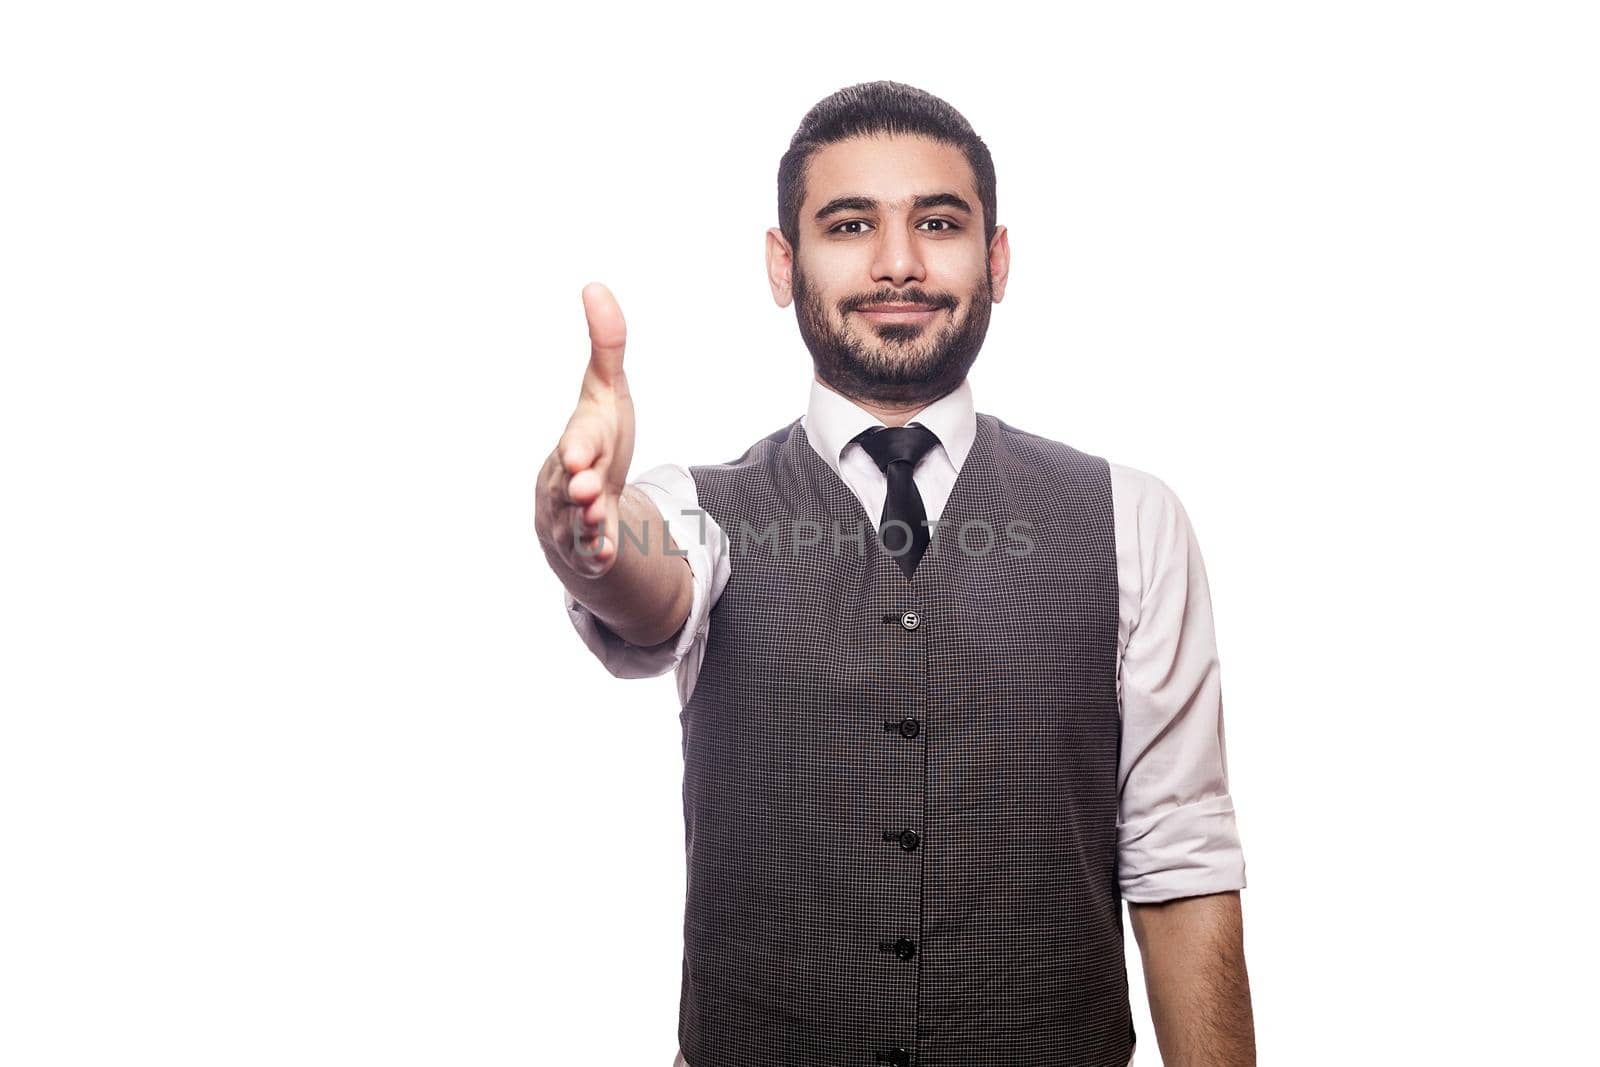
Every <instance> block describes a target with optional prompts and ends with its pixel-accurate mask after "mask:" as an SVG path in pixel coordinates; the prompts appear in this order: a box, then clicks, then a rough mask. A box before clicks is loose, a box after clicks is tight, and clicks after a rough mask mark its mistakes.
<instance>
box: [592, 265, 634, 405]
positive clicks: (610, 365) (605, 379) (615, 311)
mask: <svg viewBox="0 0 1600 1067" xmlns="http://www.w3.org/2000/svg"><path fill="white" fill-rule="evenodd" d="M583 313H584V315H585V316H586V317H587V318H588V320H589V371H590V373H592V374H593V375H594V376H595V378H596V379H598V380H599V381H600V382H601V383H602V384H604V385H607V386H615V385H616V384H617V383H618V382H619V381H620V380H621V378H622V349H623V347H624V346H625V345H626V343H627V340H628V327H627V324H626V323H625V322H624V321H623V318H622V308H621V306H619V305H618V304H617V298H616V297H614V296H612V295H611V290H610V289H607V288H606V287H605V286H604V285H603V284H601V283H600V282H590V283H589V284H588V285H586V286H584V287H583Z"/></svg>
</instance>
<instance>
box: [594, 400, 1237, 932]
mask: <svg viewBox="0 0 1600 1067" xmlns="http://www.w3.org/2000/svg"><path fill="white" fill-rule="evenodd" d="M909 421H911V422H917V423H921V424H922V425H923V426H926V427H927V428H928V429H930V430H932V431H933V432H934V434H936V435H937V436H938V438H939V444H938V445H935V446H934V447H933V448H931V449H929V451H928V453H927V455H925V456H924V457H923V458H922V460H921V461H920V462H919V463H918V464H917V467H916V469H915V470H914V471H913V473H912V478H913V480H914V481H915V482H916V486H917V491H918V492H919V493H920V494H921V495H922V502H923V506H924V507H925V509H926V510H927V515H928V518H929V519H930V520H934V521H936V520H937V519H938V518H939V516H940V514H941V512H942V511H943V509H944V505H945V501H946V500H947V499H948V498H949V496H950V490H951V487H952V486H953V485H954V483H955V480H956V474H957V472H958V471H960V469H961V464H962V463H963V462H964V461H965V460H966V458H967V452H968V451H969V450H970V449H971V447H972V442H973V439H974V437H975V436H976V435H977V418H976V415H975V409H974V406H973V400H972V386H971V383H970V382H967V381H964V382H962V384H961V386H960V387H959V388H957V389H956V390H955V391H954V392H952V393H950V394H949V395H948V396H944V397H941V398H940V399H939V400H936V401H934V402H933V403H932V404H929V405H928V406H927V407H925V408H923V409H922V410H921V411H919V412H918V413H917V414H916V415H915V416H914V417H913V418H912V419H910V420H909ZM801 425H802V426H804V427H805V431H806V437H807V439H808V440H809V441H810V442H811V445H812V446H813V447H814V448H815V449H816V450H817V452H818V453H819V454H820V455H821V456H822V458H823V459H824V460H825V461H826V462H827V463H828V465H829V466H830V467H832V468H833V469H834V470H835V471H837V472H838V474H839V478H840V480H841V481H843V482H844V483H845V485H846V486H848V487H849V488H850V490H851V491H852V492H853V493H855V495H856V496H857V497H858V498H859V499H860V501H861V505H862V507H863V508H865V509H866V513H867V514H868V515H872V516H878V515H882V513H883V502H884V498H885V496H886V495H887V493H888V478H887V477H886V476H885V474H884V472H883V471H882V470H880V469H879V468H878V465H877V463H875V462H874V461H873V459H872V457H871V456H870V455H868V454H867V451H866V449H864V448H862V447H861V445H860V444H859V443H858V442H852V441H851V438H853V437H854V436H855V435H856V434H858V433H860V432H861V431H862V430H864V429H866V428H867V427H868V426H881V425H883V423H882V422H881V421H880V420H879V419H878V418H876V417H875V416H874V415H872V414H871V413H870V412H868V411H866V410H864V409H863V408H861V407H859V406H857V405H856V404H855V403H854V402H853V401H851V400H849V399H848V398H846V397H844V396H841V395H840V394H838V393H836V392H834V391H833V390H832V389H829V388H828V387H827V386H825V385H823V384H821V383H820V382H818V381H816V380H815V379H814V378H813V380H812V383H811V397H810V401H809V403H808V406H807V409H806V412H805V414H804V415H803V416H802V422H801ZM1110 473H1111V497H1112V506H1113V510H1114V513H1115V518H1114V526H1115V531H1116V553H1117V587H1118V608H1119V612H1118V614H1119V623H1118V626H1117V699H1118V705H1119V707H1120V709H1121V714H1122V750H1121V760H1120V763H1119V766H1118V775H1117V787H1118V795H1119V800H1118V817H1117V848H1118V864H1117V869H1118V881H1119V884H1120V887H1121V892H1122V896H1123V899H1125V900H1128V901H1132V902H1134V903H1153V902H1156V901H1162V900H1170V899H1173V898H1175V897H1185V896H1194V895H1197V894H1201V893H1217V892H1223V891H1225V890H1231V889H1242V888H1244V886H1245V867H1244V853H1243V850H1242V849H1241V847H1240V842H1239V835H1238V830H1237V827H1236V825H1235V820H1234V811H1233V801H1232V798H1231V797H1230V796H1229V795H1228V763H1227V755H1226V752H1225V750H1224V742H1223V729H1222V687H1221V676H1220V667H1219V664H1218V662H1217V650H1216V638H1215V634H1214V632H1213V628H1212V616H1211V595H1210V591H1209V588H1208V586H1207V584H1206V573H1205V565H1204V563H1203V562H1202V561H1201V558H1200V548H1199V545H1198V544H1197V543H1196V541H1195V536H1194V531H1193V530H1192V529H1191V528H1190V525H1189V517H1188V515H1187V514H1186V513H1185V511H1184V509H1183V505H1182V504H1181V503H1180V502H1179V500H1178V498H1177V496H1176V494H1174V493H1173V491H1172V490H1171V489H1169V488H1168V487H1167V485H1166V483H1164V482H1162V481H1161V480H1160V479H1159V478H1156V477H1155V476H1154V475H1150V474H1146V473H1144V472H1142V471H1139V470H1135V469H1133V468H1131V467H1124V466H1121V465H1119V464H1116V463H1111V464H1110ZM632 484H634V485H635V486H637V487H638V488H639V489H640V490H641V491H643V492H644V493H645V494H646V495H647V496H648V497H649V498H650V499H651V500H652V501H653V502H654V503H655V505H656V507H657V508H658V509H659V510H660V512H661V514H662V517H663V518H664V519H665V520H666V524H667V530H668V532H669V533H670V534H671V536H672V539H673V541H674V542H675V543H676V546H677V548H678V549H679V550H681V551H684V552H686V553H687V558H688V563H689V567H690V570H691V571H692V573H693V576H694V602H693V606H692V608H691V609H690V611H689V618H688V621H687V622H686V623H685V624H684V627H683V629H682V630H680V631H679V632H678V633H677V634H676V635H674V636H673V637H670V638H668V639H667V640H665V641H662V642H661V643H660V644H657V645H652V646H649V647H641V646H638V645H631V644H628V643H627V642H625V641H623V640H622V639H621V638H619V637H617V636H616V634H614V633H613V632H612V631H611V630H610V629H609V628H608V627H606V626H605V624H604V623H602V622H600V620H599V619H597V618H596V617H595V616H594V615H592V614H591V613H590V612H589V611H588V609H586V608H585V607H584V606H583V605H582V604H580V603H578V602H577V601H576V600H575V599H573V597H572V594H571V593H570V592H566V591H565V590H563V593H564V600H565V603H566V608H567V614H568V617H569V618H570V619H571V620H572V623H573V625H574V626H575V627H576V628H577V630H578V633H579V635H580V636H581V637H582V639H583V641H584V643H585V644H586V645H587V646H588V647H589V649H590V650H591V651H592V652H593V653H594V654H595V655H596V656H597V657H598V658H599V659H600V661H601V663H603V664H604V665H605V667H606V669H607V670H608V671H609V672H610V673H611V674H612V675H614V676H616V677H618V678H644V677H652V676H655V675H660V674H665V673H666V672H667V671H669V670H672V669H674V668H676V670H677V683H678V696H679V699H680V701H682V702H684V703H687V702H688V700H689V697H690V695H691V694H692V693H693V692H694V683H695V678H696V676H697V674H698V672H699V669H700V664H701V662H702V661H703V659H704V657H705V651H706V643H707V640H708V637H709V632H710V622H711V609H712V607H713V605H715V604H716V602H717V597H718V596H719V595H720V594H721V593H722V589H723V587H724V586H725V585H726V584H727V581H728V573H729V567H730V558H729V557H730V553H729V552H728V544H727V537H726V535H725V534H724V533H723V531H722V530H721V529H720V528H719V527H718V526H717V523H716V520H715V519H713V518H712V517H711V516H710V515H709V514H708V513H706V512H704V511H701V510H700V507H699V500H698V497H697V494H696V491H695V485H694V479H693V477H692V476H691V475H690V473H689V471H688V470H687V469H686V468H684V467H681V466H678V465H677V464H671V463H667V464H662V465H660V466H657V467H653V468H651V469H650V470H648V471H646V472H644V473H643V474H641V475H640V476H639V477H638V478H637V479H635V480H634V482H633V483H632ZM702 522H703V523H704V531H705V533H704V536H702V533H701V531H702ZM646 532H647V533H648V543H649V545H650V546H651V548H652V549H655V550H659V546H660V545H661V543H662V542H661V536H660V531H659V530H650V531H646ZM869 536H870V534H869Z"/></svg>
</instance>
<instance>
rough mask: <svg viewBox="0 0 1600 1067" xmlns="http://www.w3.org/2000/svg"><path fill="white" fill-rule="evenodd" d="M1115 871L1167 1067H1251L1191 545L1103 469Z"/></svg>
mask: <svg viewBox="0 0 1600 1067" xmlns="http://www.w3.org/2000/svg"><path fill="white" fill-rule="evenodd" d="M1112 491H1113V495H1114V500H1115V507H1116V509H1117V514H1118V516H1119V519H1118V521H1119V523H1123V524H1125V526H1119V529H1118V537H1117V550H1118V561H1117V563H1118V572H1119V579H1118V580H1119V591H1120V595H1121V597H1122V600H1123V604H1122V612H1121V615H1122V618H1123V620H1124V631H1125V632H1123V633H1121V634H1119V645H1120V646H1122V647H1121V655H1120V657H1119V660H1118V668H1119V673H1118V698H1119V700H1120V703H1121V710H1122V748H1121V769H1120V774H1121V794H1120V810H1119V814H1118V822H1117V836H1118V849H1119V853H1118V871H1119V876H1120V882H1121V888H1122V896H1123V898H1124V899H1125V900H1126V901H1127V902H1128V914H1129V919H1130V922H1131V924H1132V926H1133V932H1134V937H1135V938H1136V939H1137V940H1138V943H1139V950H1140V953H1141V955H1142V956H1143V959H1144V971H1145V989H1146V992H1147V994H1148V995H1149V999H1150V1015H1151V1019H1152V1020H1153V1022H1154V1023H1155V1028H1156V1040H1157V1042H1158V1044H1159V1045H1160V1048H1161V1055H1162V1059H1163V1060H1164V1062H1165V1063H1166V1064H1167V1067H1253V1065H1254V1063H1255V1047H1254V1046H1255V1038H1254V1024H1253V1019H1252V1015H1251V1007H1250V988H1249V983H1248V981H1247V979H1246V974H1245V963H1244V945H1243V921H1242V916H1241V913H1240V901H1239V890H1240V889H1243V888H1244V886H1245V883H1246V879H1245V865H1244V852H1243V849H1242V847H1241V845H1240V842H1239V830H1238V825H1237V822H1236V820H1235V816H1234V810H1233V799H1232V796H1231V794H1230V793H1229V784H1228V761H1227V749H1226V745H1225V742H1224V733H1223V715H1222V676H1221V666H1220V663H1219V660H1218V655H1217V645H1216V635H1215V632H1214V626H1213V618H1212V610H1211V596H1210V589H1209V586H1208V583H1207V581H1206V573H1205V562H1204V560H1203V559H1202V558H1201V555H1200V546H1199V542H1198V541H1197V539H1196V538H1195V535H1194V530H1193V528H1192V526H1191V525H1190V522H1189V517H1188V514H1187V513H1186V512H1185V510H1184V508H1183V504H1182V502H1181V501H1179V500H1178V498H1177V495H1176V494H1174V493H1173V492H1172V490H1171V488H1169V487H1168V486H1167V485H1166V484H1165V483H1164V482H1162V481H1161V480H1160V479H1158V478H1155V477H1154V476H1152V475H1148V474H1145V473H1144V472H1142V471H1136V470H1133V469H1131V468H1125V467H1114V469H1113V478H1112Z"/></svg>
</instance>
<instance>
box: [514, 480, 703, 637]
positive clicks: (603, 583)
mask: <svg viewBox="0 0 1600 1067" xmlns="http://www.w3.org/2000/svg"><path fill="white" fill-rule="evenodd" d="M617 508H618V517H617V518H618V522H619V524H620V529H619V530H618V531H617V558H616V562H615V563H614V564H613V565H612V566H611V568H610V569H609V570H607V571H606V572H605V573H604V574H602V575H600V576H599V577H595V578H591V577H589V576H587V575H585V574H581V573H579V572H577V571H574V570H573V569H572V568H571V567H569V566H567V565H566V564H565V562H564V561H563V560H562V559H561V557H560V556H559V555H558V554H557V553H556V552H555V551H554V550H553V548H552V546H551V545H550V544H549V543H547V542H546V541H545V539H544V538H543V537H541V539H540V543H541V544H542V545H544V549H545V558H546V559H547V560H548V561H549V563H550V567H551V569H552V570H554V571H555V573H556V576H557V577H558V578H560V579H561V584H562V585H564V586H566V587H567V590H568V591H569V592H570V593H571V594H572V596H573V599H575V600H577V601H578V603H580V604H582V605H583V606H584V607H586V608H588V609H589V610H590V611H591V612H593V613H594V615H595V616H596V617H597V618H598V619H599V620H600V621H601V622H603V623H605V625H606V626H607V627H608V628H610V630H611V631H612V632H613V633H615V634H616V635H617V636H618V637H620V638H622V639H623V640H624V641H627V642H629V643H630V644H635V645H641V646H648V645H654V644H659V643H660V642H662V641H665V640H666V639H667V638H669V637H672V636H673V635H674V634H676V633H677V632H678V631H679V630H681V629H682V628H683V624H684V621H685V620H686V619H688V617H689V609H690V607H691V606H692V603H693V599H694V580H693V576H692V574H691V572H690V570H689V564H688V561H687V560H686V559H685V558H684V557H683V556H682V555H680V554H678V545H677V543H676V542H674V541H673V540H672V539H671V537H670V536H669V535H668V533H667V528H666V522H665V520H664V519H663V518H662V517H661V512H660V511H659V510H657V508H656V506H655V504H654V503H652V502H651V500H650V498H649V497H647V496H646V495H645V494H643V493H641V492H640V491H639V490H638V489H637V488H635V487H634V486H631V485H629V486H625V487H624V488H623V490H622V494H621V496H620V497H619V498H618V504H617ZM641 543H642V544H643V547H642V548H641V547H640V545H641Z"/></svg>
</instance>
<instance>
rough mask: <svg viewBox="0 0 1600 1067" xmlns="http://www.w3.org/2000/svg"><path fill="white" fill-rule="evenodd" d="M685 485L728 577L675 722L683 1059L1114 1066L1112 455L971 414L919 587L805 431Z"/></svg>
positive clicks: (1121, 1011)
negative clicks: (724, 541) (678, 728)
mask: <svg viewBox="0 0 1600 1067" xmlns="http://www.w3.org/2000/svg"><path fill="white" fill-rule="evenodd" d="M690 473H691V474H692V475H693V477H694V480H695V484H696V488H697V490H698V494H699V499H700V502H701V506H702V507H703V508H704V509H705V510H706V511H707V512H709V513H710V514H711V516H712V517H713V518H714V519H716V521H717V523H718V524H719V525H720V526H721V528H722V530H723V531H724V533H725V534H726V535H727V537H728V538H729V539H730V542H731V545H730V552H731V553H732V566H731V573H730V577H729V580H728V584H727V587H726V588H725V589H724V590H723V593H722V596H721V597H720V599H719V600H718V601H717V603H716V605H715V607H714V609H713V611H712V613H711V622H710V625H711V630H710V641H709V645H708V647H707V651H706V656H705V660H704V662H703V663H702V665H701V668H700V675H699V680H698V682H697V684H696V686H695V690H694V694H693V696H692V698H691V699H690V700H689V702H688V703H687V704H686V705H684V707H683V710H682V712H681V714H680V721H681V724H682V728H683V757H684V777H683V804H684V821H685V846H686V850H687V887H686V905H685V915H684V957H683V984H682V992H681V997H680V1003H679V1027H678V1038H679V1045H680V1048H681V1050H682V1057H683V1059H685V1060H686V1061H687V1062H688V1063H692V1064H693V1065H694V1067H748V1065H750V1064H773V1065H784V1067H854V1065H861V1067H867V1065H872V1064H879V1063H890V1064H901V1065H915V1067H1017V1065H1018V1064H1041V1065H1044V1064H1048V1065H1051V1067H1067V1065H1071V1067H1124V1065H1126V1064H1127V1063H1128V1061H1129V1057H1130V1054H1131V1052H1132V1049H1133V1046H1134V1041H1135V1034H1134V1029H1133V1022H1132V1017H1131V1011H1130V1006H1129V1000H1128V980H1127V974H1126V970H1125V964H1124V955H1123V928H1122V911H1121V898H1120V895H1119V891H1118V884H1117V852H1116V849H1117V833H1116V818H1117V782H1116V776H1117V762H1118V745H1119V743H1120V738H1121V721H1120V717H1119V714H1118V707H1117V696H1116V649H1117V617H1118V616H1117V571H1116V566H1117V564H1116V551H1115V538H1114V529H1113V523H1112V519H1113V516H1112V500H1111V483H1110V475H1109V471H1108V468H1107V465H1106V462H1105V460H1104V459H1102V458H1100V457H1097V456H1091V455H1088V454H1085V453H1082V452H1079V451H1077V450H1075V449H1073V448H1071V447H1070V446H1068V445H1065V444H1062V443H1060V442H1057V441H1052V440H1049V439H1046V438H1042V437H1039V436H1036V435H1034V434H1030V433H1027V432H1025V431H1022V430H1019V429H1017V428H1016V427H1013V426H1010V425H1009V424H1007V423H1005V422H1003V421H1001V420H1000V419H998V418H996V417H994V416H991V415H987V414H984V413H981V412H980V413H979V414H978V416H977V437H976V440H975V441H974V443H973V446H972V450H971V452H970V453H969V455H968V457H967V460H966V462H965V463H964V464H963V466H962V468H961V471H960V474H959V476H958V478H957V480H956V483H955V485H954V487H953V488H952V490H951V494H950V498H949V501H948V502H947V504H946V505H945V509H944V512H943V514H942V516H941V518H940V521H939V523H938V525H937V528H936V531H935V541H934V544H933V546H931V547H930V548H929V549H928V551H927V554H926V555H925V556H924V557H923V558H922V562H921V564H920V566H919V567H918V568H917V570H916V572H915V573H914V574H913V575H912V577H911V578H910V579H907V578H906V577H905V575H904V574H903V573H902V572H901V571H900V569H899V567H898V566H897V565H896V564H895V563H894V560H893V558H892V557H891V556H889V555H888V553H887V552H885V551H883V549H882V547H881V544H880V542H879V541H878V539H877V532H876V528H875V526H876V523H875V520H874V519H873V518H871V517H869V516H868V515H867V514H866V513H865V511H864V510H863V509H862V507H861V505H860V503H859V501H858V500H857V499H856V498H855V497H854V495H853V494H852V493H851V492H850V490H849V489H848V487H846V486H845V485H844V484H843V483H842V482H841V481H840V480H839V477H838V475H837V474H836V473H835V472H834V471H833V470H832V469H831V468H830V467H829V466H828V465H827V464H826V463H825V462H824V461H823V460H822V458H821V457H819V456H818V455H817V453H816V451H815V450H814V449H813V448H812V447H811V445H810V443H809V442H808V441H807V440H806V436H805V430H804V428H803V427H802V426H801V425H800V420H798V419H796V420H795V421H794V422H793V423H790V424H789V425H788V426H786V427H784V428H782V429H780V430H778V431H776V432H774V433H772V434H771V435H769V436H767V437H766V438H763V439H762V440H760V441H758V442H757V443H756V444H754V445H753V446H751V447H750V449H748V450H747V451H746V452H745V453H744V455H742V456H741V457H740V458H739V459H737V460H734V461H731V462H729V463H723V464H713V465H703V466H695V467H691V468H690ZM807 523H810V524H814V526H807V525H806V524H807ZM774 524H775V525H774ZM968 524H970V526H969V528H968V530H967V535H966V539H965V540H964V541H961V540H958V535H959V534H960V531H961V530H962V528H963V526H964V525H968ZM1009 524H1026V525H1025V526H1021V525H1009ZM769 526H771V530H769ZM985 529H987V530H988V531H989V533H990V534H992V536H993V547H992V548H991V549H990V550H989V551H987V552H984V551H983V548H984V545H985V544H987V543H988V542H989V538H988V536H986V535H985V532H984V531H985ZM835 530H838V531H839V533H840V535H841V537H840V540H839V541H838V545H839V548H838V550H837V551H835V550H834V544H835V542H834V531H835ZM1018 531H1021V532H1020V536H1019V533H1018ZM763 532H767V533H769V535H772V534H774V533H775V536H769V540H768V541H767V542H766V543H758V542H757V541H756V540H755V538H757V537H759V536H760V535H761V534H762V533H763ZM858 532H859V535H860V540H859V542H857V541H855V540H848V539H845V536H846V535H853V534H857V533H858ZM747 535H748V536H747ZM817 535H820V543H818V544H815V545H812V546H809V547H803V546H799V545H797V544H796V542H797V540H799V539H804V538H806V537H808V536H817ZM1022 538H1026V539H1028V540H1031V542H1032V549H1031V551H1030V552H1028V553H1027V554H1024V555H1013V554H1012V553H1013V552H1020V551H1021V550H1022V549H1023V548H1024V547H1025V546H1024V543H1023V540H1022ZM963 545H965V550H963V547H962V546H963ZM907 612H915V613H916V614H915V616H907V615H906V614H905V613H907ZM913 720H914V722H915V729H914V730H913V729H912V727H911V726H910V725H909V724H910V723H912V721H913Z"/></svg>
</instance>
